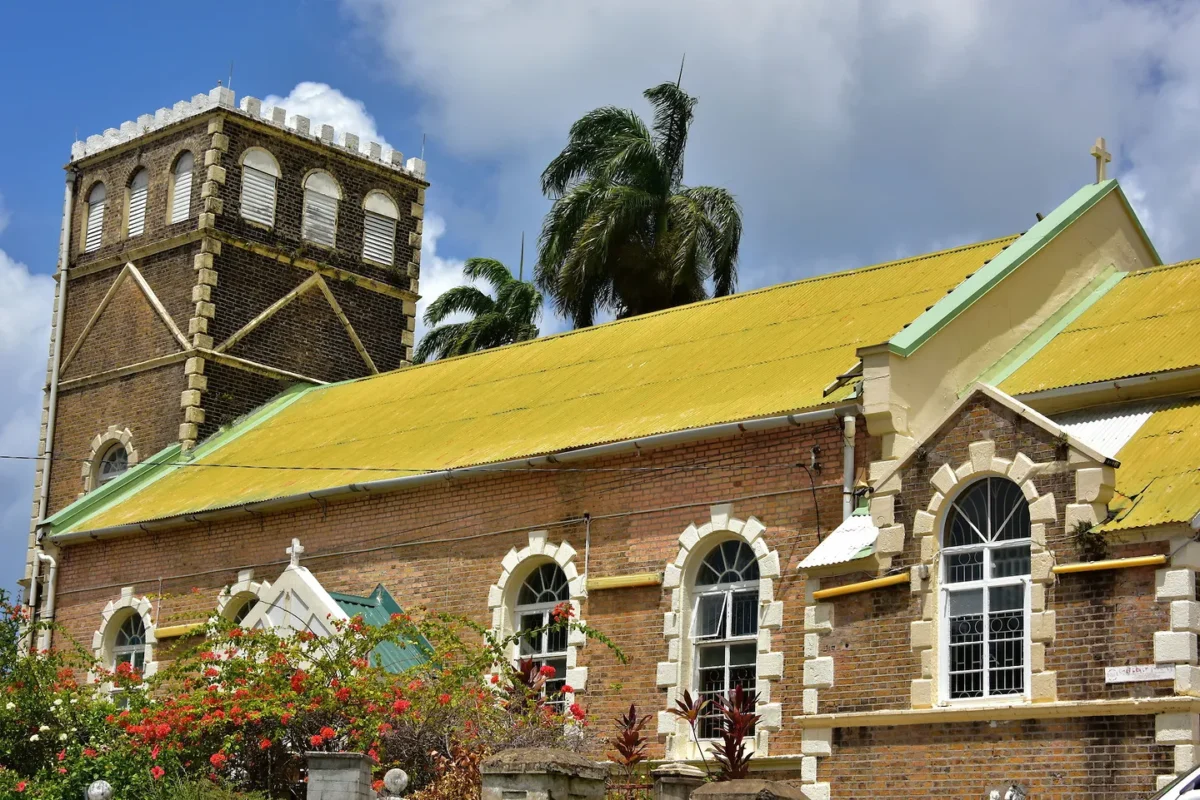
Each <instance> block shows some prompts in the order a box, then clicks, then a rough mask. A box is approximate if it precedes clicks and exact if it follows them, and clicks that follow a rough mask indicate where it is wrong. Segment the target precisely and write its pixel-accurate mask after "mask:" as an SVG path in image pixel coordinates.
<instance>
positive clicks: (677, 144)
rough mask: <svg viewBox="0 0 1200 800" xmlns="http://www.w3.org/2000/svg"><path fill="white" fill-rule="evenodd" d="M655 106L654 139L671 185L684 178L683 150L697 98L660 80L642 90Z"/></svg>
mask: <svg viewBox="0 0 1200 800" xmlns="http://www.w3.org/2000/svg"><path fill="white" fill-rule="evenodd" d="M644 94H645V97H646V99H647V100H649V101H650V105H652V106H654V143H655V144H656V145H657V146H658V152H659V159H660V160H661V161H662V164H663V169H664V170H665V171H666V173H667V174H668V175H669V176H670V177H671V188H672V189H674V188H675V187H677V186H679V184H680V183H682V181H683V153H684V150H685V149H686V147H687V136H688V129H689V128H690V127H691V125H692V115H693V110H694V109H695V107H696V98H694V97H692V96H691V95H689V94H688V93H687V92H685V91H683V89H680V88H679V87H678V86H677V85H676V84H674V83H660V84H659V85H658V86H655V87H654V88H652V89H647V90H646V91H645V93H644Z"/></svg>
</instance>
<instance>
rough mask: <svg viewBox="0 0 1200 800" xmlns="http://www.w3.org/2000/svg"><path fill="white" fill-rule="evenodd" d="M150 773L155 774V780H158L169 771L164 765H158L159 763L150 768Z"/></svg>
mask: <svg viewBox="0 0 1200 800" xmlns="http://www.w3.org/2000/svg"><path fill="white" fill-rule="evenodd" d="M150 774H151V775H153V776H154V780H158V779H159V778H161V777H162V776H163V775H166V774H167V771H166V770H165V769H163V768H162V767H160V766H158V765H157V764H155V765H154V766H153V767H151V768H150Z"/></svg>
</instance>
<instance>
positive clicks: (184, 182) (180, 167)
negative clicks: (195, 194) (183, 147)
mask: <svg viewBox="0 0 1200 800" xmlns="http://www.w3.org/2000/svg"><path fill="white" fill-rule="evenodd" d="M194 165H195V159H194V158H193V157H192V154H191V153H184V154H183V155H181V156H180V157H179V160H178V161H176V162H175V186H174V187H173V188H172V189H171V222H172V223H176V222H183V221H184V220H185V219H187V218H188V217H189V216H190V215H191V213H192V167H193V166H194Z"/></svg>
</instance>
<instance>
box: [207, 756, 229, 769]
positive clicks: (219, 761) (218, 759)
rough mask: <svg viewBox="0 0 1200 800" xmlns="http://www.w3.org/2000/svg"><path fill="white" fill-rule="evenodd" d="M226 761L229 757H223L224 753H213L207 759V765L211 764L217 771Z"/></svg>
mask: <svg viewBox="0 0 1200 800" xmlns="http://www.w3.org/2000/svg"><path fill="white" fill-rule="evenodd" d="M228 760H229V756H227V755H225V754H224V753H213V754H212V755H211V756H209V757H208V763H210V764H212V765H213V766H214V767H215V768H217V769H221V768H222V767H224V766H225V762H226V761H228Z"/></svg>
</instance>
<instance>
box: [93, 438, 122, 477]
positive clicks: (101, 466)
mask: <svg viewBox="0 0 1200 800" xmlns="http://www.w3.org/2000/svg"><path fill="white" fill-rule="evenodd" d="M127 469H129V451H128V450H126V449H125V445H123V444H119V443H118V444H114V445H113V446H112V447H110V448H108V450H106V451H104V455H102V456H101V457H100V460H99V461H98V462H97V463H96V481H95V485H96V486H103V485H104V484H106V483H108V482H109V481H111V480H115V479H117V478H119V477H121V475H123V474H125V471H126V470H127Z"/></svg>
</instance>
